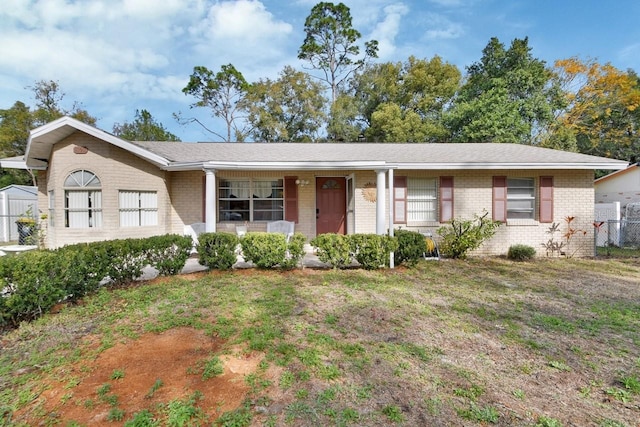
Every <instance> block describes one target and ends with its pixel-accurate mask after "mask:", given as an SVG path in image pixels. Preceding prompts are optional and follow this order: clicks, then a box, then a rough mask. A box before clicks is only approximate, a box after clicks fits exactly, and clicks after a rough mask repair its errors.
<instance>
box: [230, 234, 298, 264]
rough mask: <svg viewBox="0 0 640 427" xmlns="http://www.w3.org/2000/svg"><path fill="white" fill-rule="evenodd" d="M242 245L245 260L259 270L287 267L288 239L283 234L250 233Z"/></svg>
mask: <svg viewBox="0 0 640 427" xmlns="http://www.w3.org/2000/svg"><path fill="white" fill-rule="evenodd" d="M240 245H241V246H242V255H243V256H244V259H245V260H246V261H249V262H252V263H253V264H254V265H255V266H256V267H258V268H273V267H276V266H283V265H286V256H287V239H286V236H285V235H284V234H282V233H265V232H255V231H254V232H250V233H247V234H245V236H244V237H243V238H242V240H241V241H240Z"/></svg>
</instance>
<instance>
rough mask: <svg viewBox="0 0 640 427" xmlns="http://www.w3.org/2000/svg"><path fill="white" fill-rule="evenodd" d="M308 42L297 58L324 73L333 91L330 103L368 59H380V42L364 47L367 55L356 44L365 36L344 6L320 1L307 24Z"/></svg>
mask: <svg viewBox="0 0 640 427" xmlns="http://www.w3.org/2000/svg"><path fill="white" fill-rule="evenodd" d="M304 32H305V35H306V37H305V39H304V42H303V43H302V46H300V49H299V51H298V58H299V59H302V60H304V61H308V62H309V64H310V65H311V68H312V69H316V70H322V71H323V73H324V78H323V79H322V80H323V81H325V82H327V83H328V84H329V87H330V88H331V103H334V102H335V101H336V99H337V97H338V90H339V88H340V86H341V85H342V84H343V82H345V80H346V79H347V78H349V76H350V75H351V74H352V73H353V72H355V71H356V70H358V69H360V68H361V67H363V66H364V65H365V64H366V62H367V60H368V59H369V58H377V57H378V42H377V41H376V40H370V41H367V42H365V44H364V47H365V49H364V55H363V56H362V57H359V55H360V47H359V46H358V45H357V44H356V43H357V41H358V39H360V37H362V35H361V34H360V32H359V31H357V30H356V29H354V28H353V24H352V22H351V10H350V9H349V8H348V7H347V6H345V5H344V4H343V3H338V4H337V5H336V4H334V3H329V2H320V3H318V4H316V5H315V6H314V7H313V8H312V9H311V13H310V14H309V16H307V19H306V20H305V23H304Z"/></svg>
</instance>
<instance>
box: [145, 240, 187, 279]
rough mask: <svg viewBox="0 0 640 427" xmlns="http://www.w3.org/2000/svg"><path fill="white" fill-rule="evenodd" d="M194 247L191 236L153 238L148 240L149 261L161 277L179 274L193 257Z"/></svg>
mask: <svg viewBox="0 0 640 427" xmlns="http://www.w3.org/2000/svg"><path fill="white" fill-rule="evenodd" d="M192 246H193V240H192V239H191V237H190V236H180V235H177V234H165V235H163V236H153V237H150V238H148V239H147V260H148V262H149V264H151V266H152V267H153V268H155V269H156V270H158V274H160V275H161V276H172V275H175V274H179V273H180V272H181V271H182V269H183V268H184V265H185V264H186V263H187V259H188V258H189V255H191V248H192Z"/></svg>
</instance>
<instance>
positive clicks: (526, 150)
mask: <svg viewBox="0 0 640 427" xmlns="http://www.w3.org/2000/svg"><path fill="white" fill-rule="evenodd" d="M133 144H135V145H138V146H139V147H141V148H144V149H146V150H148V151H150V152H152V153H154V154H156V155H159V156H162V157H164V158H165V159H167V160H169V161H170V162H171V163H172V164H181V163H201V162H203V163H204V162H213V163H215V162H254V163H255V162H263V163H287V162H293V163H304V162H324V163H332V162H366V161H370V162H380V161H383V162H385V163H387V164H395V165H398V166H399V167H402V166H403V165H405V166H407V167H409V166H412V165H413V166H415V164H416V163H422V164H424V166H425V167H426V168H429V165H432V166H433V167H436V166H437V167H446V166H449V167H463V166H464V167H466V168H485V167H488V166H492V167H495V166H500V165H502V166H503V167H525V168H526V167H527V166H528V167H532V168H541V167H549V168H559V167H567V166H568V167H573V168H583V169H620V168H624V167H626V162H623V161H620V160H615V159H606V158H602V157H596V156H589V155H585V154H579V153H571V152H567V151H559V150H551V149H547V148H540V147H532V146H527V145H521V144H498V143H463V144H454V143H438V144H391V143H386V144H385V143H317V144H312V143H184V142H134V143H133Z"/></svg>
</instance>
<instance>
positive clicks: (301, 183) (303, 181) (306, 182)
mask: <svg viewBox="0 0 640 427" xmlns="http://www.w3.org/2000/svg"><path fill="white" fill-rule="evenodd" d="M296 185H298V186H300V187H304V186H305V185H309V180H306V179H296Z"/></svg>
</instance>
